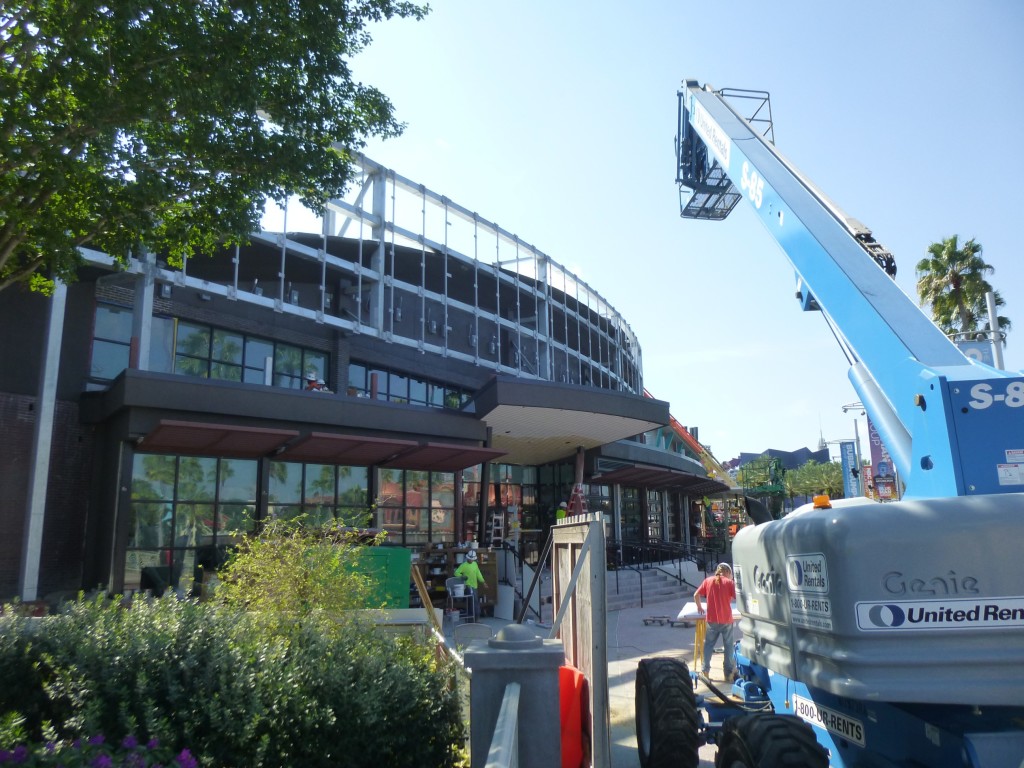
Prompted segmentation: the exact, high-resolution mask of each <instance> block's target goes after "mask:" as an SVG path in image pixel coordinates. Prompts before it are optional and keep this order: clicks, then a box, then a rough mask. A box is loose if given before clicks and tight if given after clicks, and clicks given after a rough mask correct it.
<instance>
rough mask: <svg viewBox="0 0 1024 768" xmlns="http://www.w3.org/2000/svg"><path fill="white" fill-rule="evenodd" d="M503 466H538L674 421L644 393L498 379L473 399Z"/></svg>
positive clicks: (666, 408) (660, 403) (658, 402)
mask: <svg viewBox="0 0 1024 768" xmlns="http://www.w3.org/2000/svg"><path fill="white" fill-rule="evenodd" d="M473 407H474V409H475V412H476V415H477V417H478V418H479V419H481V420H482V421H483V422H484V423H486V424H487V427H488V429H489V431H490V445H491V447H492V448H494V449H497V450H500V451H502V452H503V453H504V454H505V455H504V456H503V457H502V461H503V462H508V463H510V464H526V465H538V464H545V463H548V462H551V461H557V460H559V459H563V458H566V457H568V456H571V455H573V454H574V453H575V452H576V449H577V448H578V447H582V448H583V449H584V450H586V449H590V448H595V447H597V446H601V445H607V444H608V443H613V442H615V441H617V440H624V439H626V438H628V437H633V436H634V435H638V434H640V433H642V432H646V431H648V430H651V429H655V428H657V427H662V426H665V425H667V424H668V423H669V419H670V415H669V405H668V403H667V402H665V401H662V400H655V399H653V398H649V397H642V396H639V395H632V394H624V393H621V392H612V391H609V390H603V389H597V388H594V387H579V386H572V385H565V384H557V383H552V382H542V381H533V380H530V381H524V380H521V379H515V378H511V377H502V376H496V377H495V378H494V379H492V380H491V381H490V382H489V383H488V384H487V385H485V386H484V387H483V388H481V390H480V391H479V392H478V393H477V395H476V397H475V398H474V399H473Z"/></svg>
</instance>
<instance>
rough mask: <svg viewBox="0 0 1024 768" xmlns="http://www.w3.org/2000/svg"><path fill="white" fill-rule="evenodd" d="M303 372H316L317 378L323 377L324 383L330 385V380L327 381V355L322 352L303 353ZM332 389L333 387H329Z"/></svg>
mask: <svg viewBox="0 0 1024 768" xmlns="http://www.w3.org/2000/svg"><path fill="white" fill-rule="evenodd" d="M303 371H304V372H312V373H314V374H316V377H317V378H318V379H323V380H324V383H326V384H328V385H330V384H331V382H329V381H327V356H326V355H324V354H323V353H322V352H309V351H307V352H306V354H305V362H304V363H303ZM331 389H334V387H331Z"/></svg>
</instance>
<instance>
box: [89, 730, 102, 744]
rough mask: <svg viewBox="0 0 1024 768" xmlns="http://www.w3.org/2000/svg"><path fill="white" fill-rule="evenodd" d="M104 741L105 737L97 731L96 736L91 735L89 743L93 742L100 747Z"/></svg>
mask: <svg viewBox="0 0 1024 768" xmlns="http://www.w3.org/2000/svg"><path fill="white" fill-rule="evenodd" d="M104 741H105V739H104V738H103V734H102V733H97V734H96V735H95V736H91V737H89V743H90V744H92V745H93V746H94V747H98V746H99V745H100V744H102V743H103V742H104Z"/></svg>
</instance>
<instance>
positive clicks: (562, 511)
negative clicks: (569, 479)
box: [555, 501, 569, 523]
mask: <svg viewBox="0 0 1024 768" xmlns="http://www.w3.org/2000/svg"><path fill="white" fill-rule="evenodd" d="M567 514H569V503H568V502H566V501H563V502H562V503H561V504H559V505H558V509H556V510H555V522H556V523H560V522H562V521H563V520H565V516H566V515H567Z"/></svg>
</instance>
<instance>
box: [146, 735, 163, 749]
mask: <svg viewBox="0 0 1024 768" xmlns="http://www.w3.org/2000/svg"><path fill="white" fill-rule="evenodd" d="M159 746H160V739H158V738H157V737H156V736H154V737H153V738H152V739H150V740H149V741H148V742H146V749H156V748H157V747H159Z"/></svg>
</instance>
